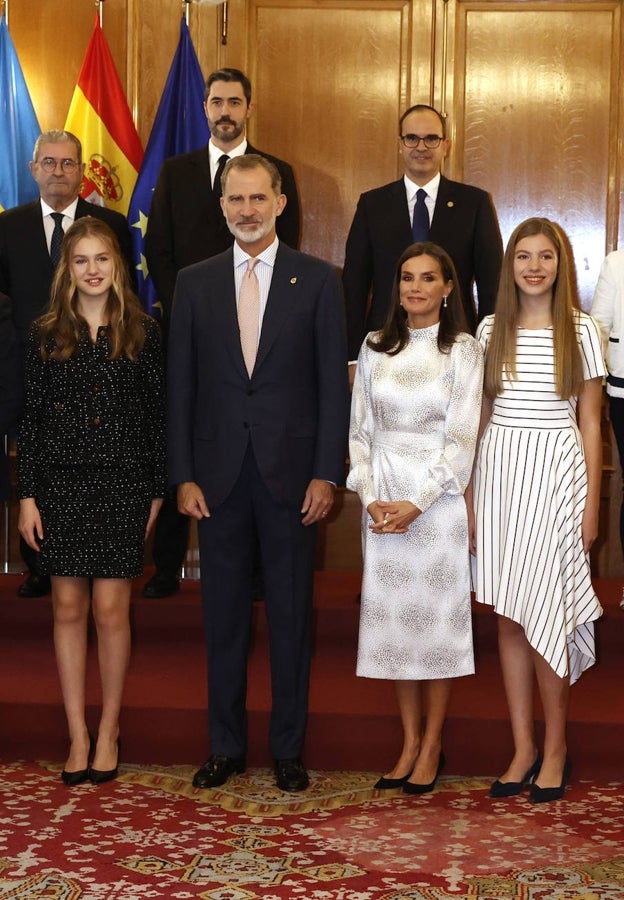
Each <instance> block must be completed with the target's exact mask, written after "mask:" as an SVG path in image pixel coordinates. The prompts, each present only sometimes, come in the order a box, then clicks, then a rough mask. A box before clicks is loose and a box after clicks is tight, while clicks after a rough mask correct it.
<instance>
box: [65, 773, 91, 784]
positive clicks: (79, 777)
mask: <svg viewBox="0 0 624 900" xmlns="http://www.w3.org/2000/svg"><path fill="white" fill-rule="evenodd" d="M61 778H62V780H63V784H65V785H67V787H76V786H77V785H79V784H84V782H85V781H88V780H89V769H79V770H78V771H77V772H66V771H65V769H63V771H62V772H61Z"/></svg>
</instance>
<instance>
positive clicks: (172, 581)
mask: <svg viewBox="0 0 624 900" xmlns="http://www.w3.org/2000/svg"><path fill="white" fill-rule="evenodd" d="M179 590H180V581H179V579H178V578H176V576H175V575H165V574H164V573H162V572H156V574H155V575H152V577H151V578H150V580H149V581H146V582H145V584H144V585H143V590H142V591H141V595H142V596H143V597H147V598H148V599H150V600H160V599H161V598H162V597H171V596H172V595H173V594H177V593H178V591H179Z"/></svg>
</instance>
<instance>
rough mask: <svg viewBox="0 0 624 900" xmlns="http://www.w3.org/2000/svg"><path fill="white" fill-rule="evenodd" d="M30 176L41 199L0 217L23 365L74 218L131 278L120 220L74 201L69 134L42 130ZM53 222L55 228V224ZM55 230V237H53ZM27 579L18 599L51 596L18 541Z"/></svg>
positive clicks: (78, 157) (0, 261)
mask: <svg viewBox="0 0 624 900" xmlns="http://www.w3.org/2000/svg"><path fill="white" fill-rule="evenodd" d="M29 165H30V171H31V174H32V176H33V178H34V179H35V181H36V182H37V184H38V186H39V193H40V198H39V200H35V201H33V202H32V203H24V204H23V205H22V206H16V207H14V208H13V209H8V210H6V211H5V212H3V213H1V214H0V292H2V293H5V294H7V295H8V296H9V297H10V300H11V311H12V318H13V323H14V325H15V328H16V331H17V336H18V341H19V344H20V365H22V364H23V358H24V353H25V347H26V343H27V340H28V332H29V330H30V326H31V324H32V322H33V321H34V320H35V319H36V318H37V317H38V316H40V315H41V314H42V313H43V312H44V310H45V309H46V307H47V305H48V301H49V299H50V288H51V286H52V279H53V278H54V271H55V267H56V266H55V263H56V262H57V261H58V260H55V259H54V258H53V257H55V256H56V253H57V252H58V251H60V244H61V242H62V234H61V233H60V230H59V229H62V231H63V233H64V232H65V231H66V230H67V228H69V226H70V225H71V224H72V222H73V221H74V220H75V219H79V218H81V217H82V216H94V217H95V218H97V219H102V220H104V221H105V222H106V224H107V225H109V226H110V227H111V228H112V230H113V231H114V232H115V234H116V235H117V239H118V241H119V244H120V247H121V250H122V252H123V254H124V257H125V258H126V259H127V261H128V269H129V272H130V273H131V274H132V273H133V262H132V238H131V236H130V232H129V230H128V224H127V222H126V219H125V218H124V216H122V215H120V213H118V212H115V211H114V210H111V209H106V208H104V207H101V206H95V205H94V204H92V203H87V202H86V200H83V199H82V197H80V196H79V191H80V185H81V183H82V175H83V172H84V163H83V162H82V146H81V144H80V141H79V140H78V138H77V137H76V136H75V135H73V134H71V132H69V131H58V130H54V131H46V132H44V133H43V134H40V135H39V137H38V138H37V140H36V142H35V148H34V151H33V159H32V162H31V163H30V164H29ZM57 223H58V224H57ZM55 230H56V235H55ZM21 551H22V557H23V559H24V562H25V563H26V565H27V566H28V571H29V575H28V578H27V579H26V581H25V582H24V583H23V584H21V585H20V586H19V588H18V594H19V595H20V597H41V596H43V595H44V594H48V593H49V592H50V579H49V578H48V576H47V575H41V574H40V573H39V571H38V564H37V554H36V553H35V552H34V551H33V550H31V549H30V548H29V547H28V546H27V545H26V544H25V542H23V541H22V542H21Z"/></svg>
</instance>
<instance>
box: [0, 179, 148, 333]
mask: <svg viewBox="0 0 624 900" xmlns="http://www.w3.org/2000/svg"><path fill="white" fill-rule="evenodd" d="M83 216H93V217H94V218H96V219H101V220H102V221H104V222H106V224H107V225H109V226H110V228H111V229H112V231H113V232H114V233H115V234H116V236H117V240H118V241H119V245H120V247H121V251H122V253H123V255H124V257H125V259H126V262H127V264H128V270H129V272H130V274H131V276H132V275H133V272H134V264H133V251H132V238H131V237H130V232H129V231H128V223H127V222H126V219H125V218H124V216H122V215H121V214H120V213H118V212H115V211H114V210H112V209H106V208H105V207H102V206H95V205H94V204H93V203H87V202H86V200H83V199H82V197H79V198H78V205H77V207H76V219H80V218H82V217H83ZM53 278H54V267H53V265H52V260H51V259H50V253H49V251H48V245H47V243H46V236H45V229H44V227H43V216H42V214H41V202H40V201H39V200H35V201H33V202H32V203H24V204H23V205H22V206H16V207H14V208H13V209H7V210H6V212H3V213H2V214H0V291H2V292H3V293H5V294H8V296H9V297H10V298H11V307H12V315H13V322H14V323H15V327H16V329H17V333H18V338H19V340H20V343H21V344H22V346H25V344H26V342H27V339H28V332H29V331H30V326H31V324H32V322H33V321H34V320H35V319H36V318H37V317H38V316H40V315H41V314H42V313H43V312H44V311H45V309H46V307H47V305H48V301H49V300H50V288H51V287H52V279H53Z"/></svg>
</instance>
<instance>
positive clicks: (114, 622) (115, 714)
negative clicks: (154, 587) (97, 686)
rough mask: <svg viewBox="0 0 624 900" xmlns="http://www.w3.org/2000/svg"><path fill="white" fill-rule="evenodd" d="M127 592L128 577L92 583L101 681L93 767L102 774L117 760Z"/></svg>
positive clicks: (125, 659) (127, 651) (127, 648)
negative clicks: (98, 723)
mask: <svg viewBox="0 0 624 900" xmlns="http://www.w3.org/2000/svg"><path fill="white" fill-rule="evenodd" d="M131 591H132V581H131V580H130V579H129V578H96V579H94V581H93V617H94V619H95V626H96V629H97V638H98V661H99V666H100V678H101V681H102V716H101V718H100V727H99V729H98V738H97V744H96V748H95V756H94V759H93V768H94V769H97V770H99V771H104V772H106V771H109V770H111V769H114V768H115V767H116V766H117V761H118V748H117V739H118V737H119V712H120V710H121V701H122V697H123V690H124V685H125V682H126V673H127V671H128V664H129V662H130V594H131Z"/></svg>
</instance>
